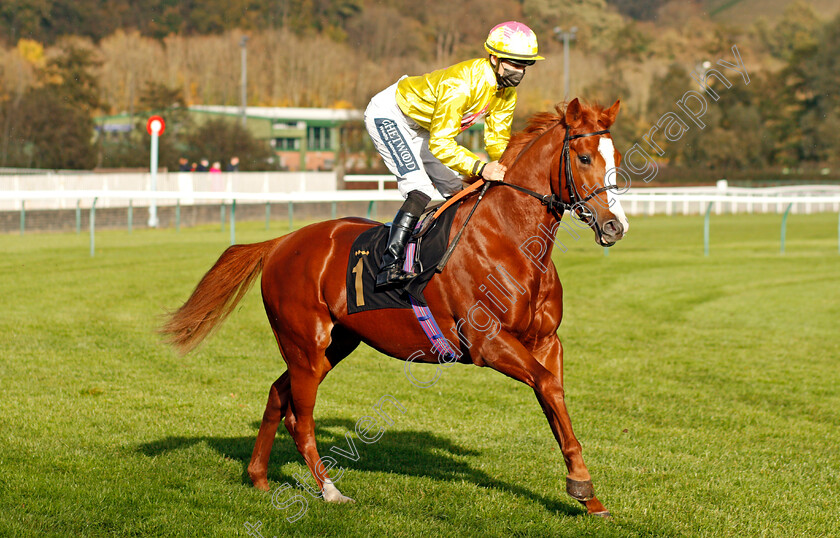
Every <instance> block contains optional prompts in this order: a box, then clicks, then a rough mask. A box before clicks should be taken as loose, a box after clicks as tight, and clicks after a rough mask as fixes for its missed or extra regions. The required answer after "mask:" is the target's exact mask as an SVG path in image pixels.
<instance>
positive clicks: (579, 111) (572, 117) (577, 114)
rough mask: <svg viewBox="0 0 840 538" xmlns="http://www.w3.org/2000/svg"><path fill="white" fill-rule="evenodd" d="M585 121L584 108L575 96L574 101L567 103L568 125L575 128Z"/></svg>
mask: <svg viewBox="0 0 840 538" xmlns="http://www.w3.org/2000/svg"><path fill="white" fill-rule="evenodd" d="M582 121H583V108H582V107H581V106H580V101H578V98H577V97H575V98H574V99H572V102H571V103H569V104H568V105H566V122H565V123H566V126H567V127H571V128H575V127H578V126H579V125H580V124H581V122H582Z"/></svg>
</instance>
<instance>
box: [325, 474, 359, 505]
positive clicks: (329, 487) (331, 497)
mask: <svg viewBox="0 0 840 538" xmlns="http://www.w3.org/2000/svg"><path fill="white" fill-rule="evenodd" d="M321 494H322V495H323V496H324V500H325V501H327V502H328V503H339V504H343V503H355V502H356V501H354V500H353V499H351V498H350V497H348V496H346V495H342V494H341V492H340V491H338V488H337V487H335V484H333V483H332V480H329V479H328V480H325V481H324V487H323V489H322V490H321Z"/></svg>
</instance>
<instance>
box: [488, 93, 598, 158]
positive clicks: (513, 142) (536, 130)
mask: <svg viewBox="0 0 840 538" xmlns="http://www.w3.org/2000/svg"><path fill="white" fill-rule="evenodd" d="M581 105H582V108H581V110H582V112H583V121H584V123H590V122H591V123H596V122H597V121H598V119H599V118H600V117H601V113H602V112H603V111H604V108H605V107H604V106H602V105H599V104H597V103H592V104H590V103H581ZM567 106H568V103H567V102H562V103H558V104H556V105H554V110H555V112H538V113H536V114H534V115H533V116H531V117H530V118H529V119H528V126H527V127H525V129H523V130H522V131H518V132H516V133H514V134H513V136H511V138H510V142H508V145H507V149H506V150H505V152H504V154H503V155H502V158H501V159H499V161H500V162H501V163H502V164H504V165H506V166H510V163H512V162H513V161H514V160H515V159H516V157H518V156H519V154H520V153H522V150H523V149H524V148H525V147H526V146H527V145H528V144H530V143H531V142H532V141H533V140H534V139H535V138H537V137H538V136H540V135H541V134H543V133H544V132H546V131H547V130H549V129H551V128H552V127H554V126H555V125H557V124H558V123H559V124H560V125H563V126H565V120H566V107H567Z"/></svg>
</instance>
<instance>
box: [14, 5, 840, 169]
mask: <svg viewBox="0 0 840 538" xmlns="http://www.w3.org/2000/svg"><path fill="white" fill-rule="evenodd" d="M101 4H102V1H101V0H76V1H73V2H70V1H64V0H37V1H33V0H27V1H19V0H8V1H7V2H4V3H3V4H2V7H0V30H2V32H3V34H2V35H3V36H4V38H5V41H6V45H5V46H0V130H1V132H2V137H3V138H2V142H0V166H25V167H29V166H32V167H47V168H91V167H93V166H117V165H122V166H130V165H133V163H134V162H140V163H142V162H143V158H144V157H145V158H146V159H147V158H148V155H147V152H148V149H145V150H141V148H144V147H145V146H146V145H147V144H145V143H141V142H142V141H143V138H142V137H143V135H144V134H145V130H144V123H143V121H141V120H144V118H145V116H144V118H140V117H139V114H140V113H141V112H143V113H145V112H147V111H149V110H153V109H154V110H163V111H166V112H167V114H169V115H171V116H172V117H173V119H172V120H170V119H169V117H167V122H168V125H170V126H171V127H168V129H167V136H165V137H163V138H162V139H161V143H162V144H163V145H162V147H161V151H162V160H161V162H162V163H163V164H166V165H169V166H174V165H175V160H176V159H177V157H178V155H179V154H188V155H190V158H193V157H192V155H196V157H198V156H200V155H197V154H198V152H201V151H208V150H204V149H201V148H200V146H201V143H202V142H201V141H202V140H204V139H208V138H213V139H218V137H216V136H211V135H210V133H207V132H205V133H201V132H200V129H201V126H200V125H192V124H190V122H189V118H188V117H187V115H186V114H184V113H183V110H184V108H185V107H186V106H187V105H188V104H227V105H235V104H239V83H240V78H239V77H240V75H239V70H240V48H239V41H240V38H241V37H242V36H243V35H248V36H249V37H250V40H249V41H248V45H247V46H248V99H249V104H250V105H258V106H316V107H354V108H364V106H365V105H366V103H367V101H368V100H369V99H370V97H371V96H372V95H373V94H375V93H376V92H378V91H379V90H381V89H382V88H384V87H386V86H388V85H389V84H391V83H392V82H393V81H394V80H396V79H397V78H398V77H399V76H400V75H402V74H414V73H422V72H428V71H430V70H432V69H436V68H438V67H442V66H444V65H447V64H448V63H451V62H455V61H459V60H462V59H467V58H470V57H475V56H480V55H484V52H483V50H482V48H481V43H482V42H483V39H484V37H485V36H486V33H487V30H488V29H489V28H490V27H492V25H493V24H494V23H496V22H498V21H500V20H508V19H519V20H523V21H525V22H526V23H529V24H530V25H531V26H532V27H533V28H534V29H535V30H536V31H537V32H538V35H539V36H540V47H541V52H542V53H543V54H544V55H545V56H546V57H547V60H546V61H544V62H540V63H539V64H538V65H536V66H534V67H533V68H530V69H529V71H528V76H526V78H525V82H524V83H523V85H522V87H521V89H520V99H519V104H518V107H517V115H516V124H515V128H521V127H523V126H524V122H525V120H526V118H527V117H528V116H529V115H530V114H532V113H534V112H537V111H541V110H550V109H551V108H552V107H553V105H554V104H555V103H556V102H558V101H561V100H562V97H563V96H562V95H561V92H562V87H563V82H562V77H563V65H562V49H561V46H560V43H559V41H558V40H557V39H555V36H554V34H553V31H552V29H553V28H554V26H555V25H558V26H563V27H564V28H568V27H570V26H571V25H573V24H574V25H577V26H578V28H579V31H578V34H577V36H576V40H575V41H574V43H573V47H572V94H573V96H582V97H584V98H586V99H589V100H598V101H601V102H604V103H610V102H612V101H613V100H614V99H616V98H621V100H622V104H623V106H622V113H621V116H620V118H619V122H617V124H616V126H615V129H614V137H615V138H616V141H617V145H618V147H619V149H621V148H622V147H624V148H628V147H629V146H630V145H632V143H633V142H635V141H636V140H638V139H639V138H640V137H641V136H642V135H644V134H645V132H647V130H648V129H649V128H650V126H651V124H652V122H655V121H656V119H657V118H658V117H659V115H661V114H662V113H663V112H664V111H666V110H668V109H669V108H673V105H674V102H675V101H676V100H677V99H679V98H680V96H681V95H682V94H683V93H684V92H685V91H686V90H688V89H692V88H696V83H695V82H694V81H693V80H692V79H691V77H690V73H691V71H693V70H695V69H696V68H697V62H699V61H702V60H703V59H714V58H720V57H727V55H728V51H729V49H730V47H731V46H732V45H733V44H737V45H738V46H739V49H740V50H741V51H742V53H743V55H744V60H745V62H747V64H748V67H749V69H750V76H751V77H752V82H751V84H750V85H749V86H747V87H742V88H736V89H734V90H732V91H727V92H726V94H725V95H724V97H722V98H721V100H720V101H718V102H717V103H715V104H714V105H713V106H712V107H710V110H709V111H708V113H707V116H706V117H705V118H704V121H706V123H708V124H709V126H708V128H707V129H705V130H703V131H701V132H697V133H692V134H691V135H690V136H687V137H686V138H685V139H684V140H681V141H680V142H677V143H674V144H672V146H671V147H669V149H668V152H667V156H666V157H664V158H663V163H662V164H666V165H668V167H670V168H682V169H688V170H692V171H694V172H696V171H700V170H704V171H709V172H710V173H713V174H718V175H719V174H722V173H726V172H727V171H736V172H737V171H746V170H764V169H769V168H776V169H778V168H780V167H801V166H805V167H811V168H818V167H828V166H830V165H833V164H835V163H836V160H837V159H838V157H837V155H836V153H837V152H836V151H835V150H834V148H837V147H838V142H840V140H838V136H840V134H838V132H840V131H838V129H837V128H836V127H837V126H838V124H840V103H838V97H837V95H838V94H837V92H836V91H835V88H837V87H838V82H840V81H838V80H837V78H838V76H840V71H838V70H837V69H834V68H833V66H835V64H836V63H837V62H838V58H840V18H835V19H833V20H831V21H824V20H822V19H820V18H819V16H818V15H817V14H816V13H815V12H814V11H813V10H812V9H811V8H810V7H809V5H808V4H807V3H805V2H802V1H800V2H796V3H793V4H792V5H791V6H789V7H788V9H787V11H786V12H785V13H784V15H783V16H782V17H781V18H780V19H779V20H778V21H777V22H776V23H768V22H766V21H763V20H759V21H758V22H757V23H755V24H753V25H751V26H749V27H740V28H739V27H733V26H730V25H726V24H723V23H715V22H713V21H710V20H709V19H708V18H707V17H703V16H702V13H701V12H700V11H698V10H699V9H700V8H699V7H698V6H699V4H702V2H695V3H687V4H686V3H677V4H679V5H678V6H676V7H675V3H670V4H669V3H667V2H660V1H656V0H638V1H636V2H629V3H621V2H612V1H607V0H572V1H563V2H561V1H559V0H522V1H520V0H485V1H482V2H478V0H467V1H465V2H462V3H457V4H453V3H451V2H450V3H443V2H434V1H433V2H428V3H427V5H426V7H425V8H424V9H423V10H417V9H414V8H412V6H414V5H415V4H414V3H413V2H409V0H387V1H381V2H373V1H367V0H305V1H304V0H285V1H280V2H277V1H272V2H269V1H262V0H238V1H230V0H225V1H224V2H222V1H221V0H219V1H215V0H212V1H206V2H201V3H199V2H189V1H188V2H173V1H169V0H159V1H152V2H144V3H142V4H143V6H138V4H141V3H137V2H128V1H109V2H108V6H109V7H108V13H109V16H108V17H107V18H108V21H107V24H95V23H93V22H91V21H94V20H96V17H95V16H94V15H91V14H92V13H97V10H101V9H102V5H101ZM619 4H622V6H623V7H622V8H621V9H620V10H617V9H615V8H614V6H617V5H619ZM665 4H667V5H665ZM14 6H17V7H18V8H19V9H13V7H14ZM38 6H40V7H38ZM663 6H664V7H663ZM36 7H38V9H36ZM620 11H621V12H620ZM45 13H46V14H48V15H49V16H44V14H45ZM654 13H655V14H657V20H656V22H647V21H646V20H647V19H650V18H651V17H652V14H654ZM59 15H60V16H59ZM99 18H100V19H101V18H102V17H101V16H100V17H99ZM465 20H469V21H470V24H464V23H463V21H465ZM100 23H101V20H100ZM232 27H235V28H236V29H232V30H231V29H230V28H232ZM71 33H72V34H74V35H67V34H71ZM24 34H25V35H26V36H27V37H25V38H22V37H20V36H21V35H24ZM16 36H17V37H16ZM2 41H3V39H2V38H0V42H2ZM827 66H828V67H827ZM113 113H125V114H128V115H130V116H135V115H137V120H136V123H137V128H136V131H137V132H136V133H134V134H132V135H131V137H127V138H128V140H125V141H123V142H124V143H120V144H116V145H115V144H114V143H109V144H106V143H105V141H103V140H102V138H101V137H100V138H92V137H91V136H89V133H92V132H93V124H92V120H91V116H92V115H96V114H113ZM141 123H143V124H142V125H141ZM215 128H216V131H215V132H217V133H222V135H223V136H229V135H230V134H231V133H230V129H234V128H235V127H234V126H231V127H230V128H228V127H227V126H215ZM86 133H87V134H86ZM169 135H171V136H169ZM236 138H237V139H238V140H249V137H248V136H247V133H244V134H243V133H239V134H238V135H236ZM165 140H166V141H165ZM219 143H221V141H218V140H217V145H218V144H219ZM249 143H250V142H249ZM167 144H170V145H171V147H169V146H167ZM259 145H260V144H258V143H257V144H256V146H259ZM256 146H255V147H256ZM249 147H250V146H249ZM262 149H263V150H266V148H262ZM143 151H145V152H146V154H145V155H143ZM226 151H227V150H226ZM241 153H243V154H245V153H248V154H250V153H253V155H254V156H255V157H254V158H253V159H252V160H251V162H252V163H253V165H254V166H256V163H258V162H262V160H264V154H261V153H260V152H259V151H257V150H256V149H253V148H252V149H249V148H242V152H241ZM263 153H264V152H263ZM164 155H165V157H164ZM145 162H147V160H146V161H145ZM247 167H248V166H247V164H246V162H243V169H247Z"/></svg>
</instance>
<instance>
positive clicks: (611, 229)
mask: <svg viewBox="0 0 840 538" xmlns="http://www.w3.org/2000/svg"><path fill="white" fill-rule="evenodd" d="M604 231H605V232H607V234H609V235H613V236H616V235H622V234H623V233H624V226H623V225H622V224H621V223H620V222H619V221H617V220H611V221H609V222H607V223H606V224H604Z"/></svg>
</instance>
